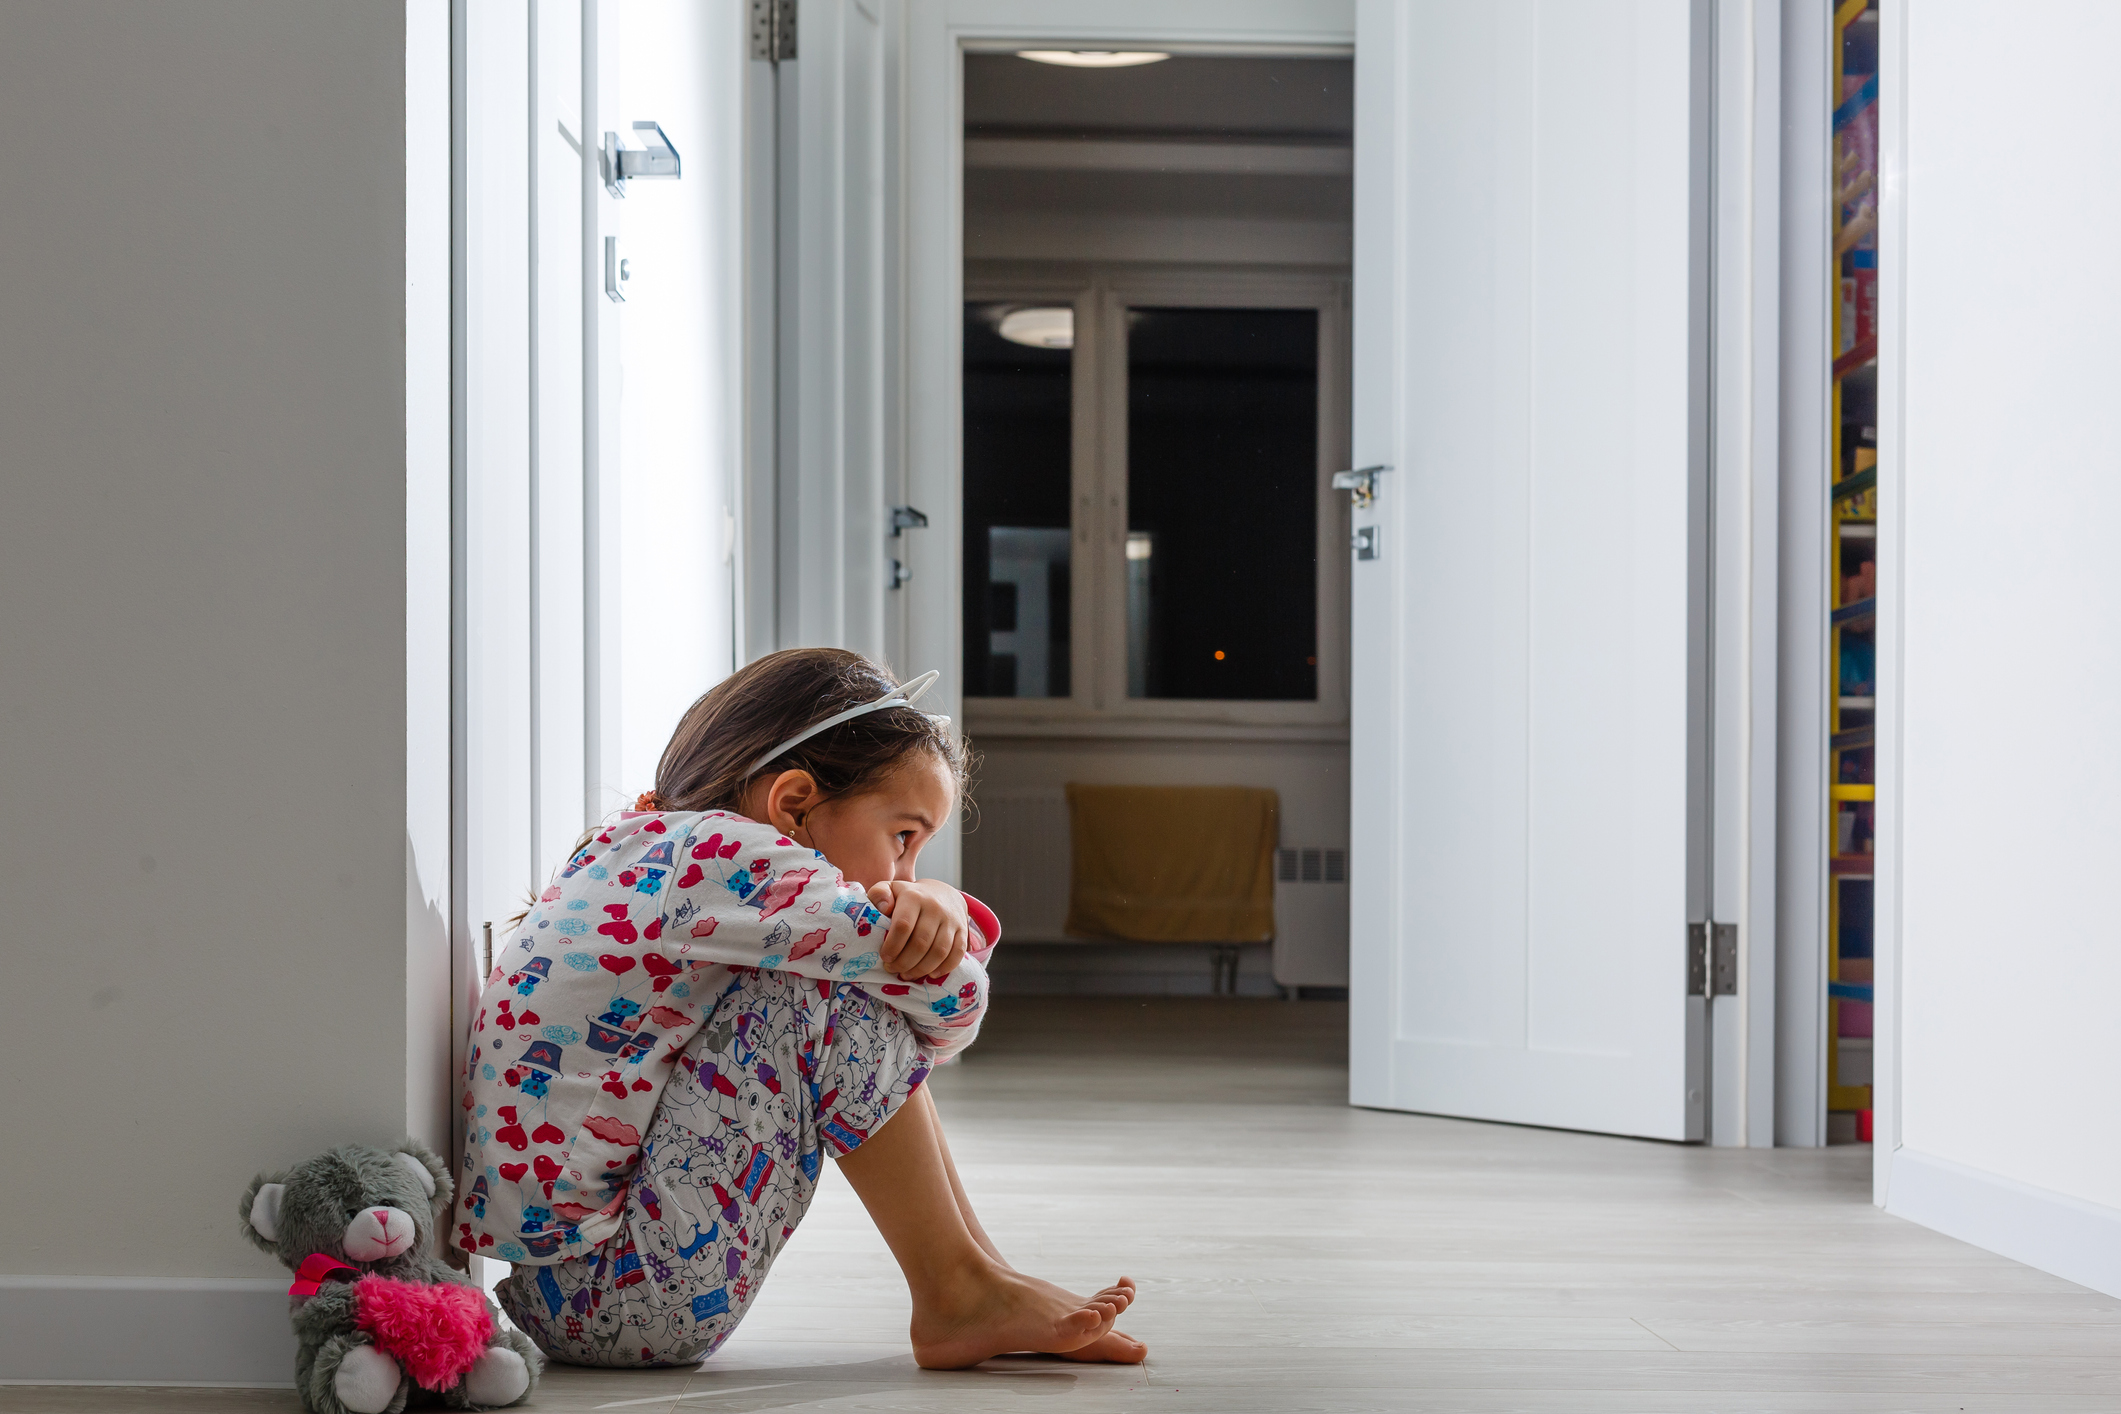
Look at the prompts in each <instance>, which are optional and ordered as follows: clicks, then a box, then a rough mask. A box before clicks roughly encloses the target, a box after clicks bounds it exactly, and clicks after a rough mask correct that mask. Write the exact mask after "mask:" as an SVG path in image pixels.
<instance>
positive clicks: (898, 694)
mask: <svg viewBox="0 0 2121 1414" xmlns="http://www.w3.org/2000/svg"><path fill="white" fill-rule="evenodd" d="M934 677H935V675H934V674H932V673H931V674H929V675H928V676H927V678H926V679H923V680H919V681H917V682H916V683H915V684H914V685H912V686H911V687H910V688H901V687H900V686H899V685H898V684H897V683H896V682H895V681H893V680H892V679H891V677H890V676H889V675H888V674H887V673H885V671H884V670H883V669H881V668H879V667H877V666H876V665H874V664H872V663H870V662H868V661H867V660H865V659H863V658H861V657H860V656H859V655H857V654H853V653H847V652H842V651H839V650H836V649H823V648H813V649H795V650H791V651H788V652H784V653H776V654H774V655H772V656H771V657H767V658H762V659H760V660H759V661H758V662H756V663H753V664H752V665H751V666H750V667H748V668H745V669H744V670H743V671H741V672H739V673H737V674H735V675H734V676H732V677H730V678H728V679H727V680H725V681H724V682H723V683H721V685H719V686H718V687H716V688H715V689H714V690H713V691H711V692H709V693H708V694H707V695H706V696H704V697H702V698H701V699H700V700H699V701H698V702H696V703H694V704H693V705H692V708H691V710H689V711H688V712H686V714H685V717H684V719H683V720H682V721H681V722H679V724H678V728H677V732H676V733H675V735H673V736H672V737H671V740H670V745H669V746H668V747H667V748H666V749H665V750H664V752H663V759H662V762H661V763H660V765H659V766H658V767H657V769H656V782H655V789H654V790H653V791H650V792H648V793H647V794H645V795H643V796H642V797H641V799H640V801H639V802H637V805H638V807H639V808H638V809H637V810H635V811H632V812H628V813H627V814H625V815H622V816H621V817H620V818H619V820H618V821H617V823H615V824H612V825H610V826H607V827H606V828H604V829H602V830H599V831H596V832H595V833H593V834H591V835H590V836H589V837H587V838H586V839H585V840H584V841H583V843H582V844H581V846H580V847H579V848H577V849H576V851H575V853H574V855H573V857H572V858H570V859H568V860H567V862H566V863H565V864H564V865H563V866H562V867H561V869H560V870H559V872H558V874H557V875H555V876H554V878H553V881H552V884H551V887H549V888H547V889H546V890H545V891H544V893H542V894H540V895H539V896H538V900H537V902H536V904H535V905H534V906H533V907H532V908H531V910H530V912H528V913H527V914H525V915H524V917H523V919H522V920H521V923H520V925H519V926H518V928H517V930H516V932H515V934H514V936H513V937H512V938H510V939H509V941H508V943H507V944H506V948H505V951H504V952H503V953H502V954H501V955H500V956H499V957H497V958H496V959H495V968H494V973H493V975H492V976H491V977H490V978H488V979H487V985H486V991H485V995H484V996H483V997H481V999H480V1004H479V1011H478V1017H477V1020H476V1021H475V1022H474V1024H473V1031H472V1036H471V1042H472V1044H471V1053H470V1060H469V1064H468V1068H467V1075H466V1077H465V1080H466V1085H465V1093H464V1107H465V1109H466V1111H467V1113H468V1124H469V1136H468V1139H467V1142H466V1144H465V1155H464V1184H463V1192H464V1195H465V1196H464V1201H463V1210H462V1212H461V1213H460V1214H459V1215H458V1219H457V1223H456V1228H455V1233H454V1239H455V1241H456V1242H457V1244H458V1245H459V1246H460V1247H462V1248H463V1249H464V1250H465V1251H467V1252H478V1253H481V1254H483V1255H487V1256H492V1257H498V1258H501V1259H503V1260H506V1261H508V1262H511V1263H513V1264H514V1270H513V1273H512V1274H511V1275H510V1276H509V1277H508V1278H507V1279H506V1280H505V1281H503V1282H502V1284H501V1287H500V1290H499V1291H498V1293H497V1295H498V1296H499V1298H500V1301H501V1304H502V1306H503V1307H504V1308H505V1309H506V1310H507V1312H508V1314H509V1316H510V1318H511V1319H513V1320H514V1321H515V1322H516V1324H517V1325H518V1326H520V1327H521V1328H522V1329H523V1330H524V1331H525V1332H526V1333H527V1334H528V1335H529V1336H530V1337H531V1339H533V1340H534V1341H536V1342H537V1343H538V1345H539V1347H540V1348H542V1349H543V1350H544V1351H545V1352H546V1354H548V1355H550V1356H551V1357H552V1358H553V1359H555V1360H560V1361H564V1362H566V1363H568V1364H575V1365H606V1366H610V1365H678V1364H691V1363H694V1362H697V1361H699V1360H701V1359H704V1358H705V1357H706V1356H708V1355H710V1354H712V1353H713V1352H714V1351H715V1350H716V1349H717V1348H718V1347H719V1346H720V1345H721V1344H722V1342H723V1341H725V1340H727V1339H728V1338H729V1334H730V1332H731V1331H733V1330H735V1329H736V1326H737V1323H738V1322H739V1321H741V1320H742V1319H743V1317H744V1312H745V1311H746V1310H747V1309H749V1307H750V1304H751V1301H752V1300H753V1298H754V1297H755V1296H756V1295H757V1293H758V1288H759V1286H760V1284H761V1283H763V1282H764V1281H765V1279H766V1273H767V1271H768V1270H769V1269H770V1268H771V1267H772V1265H773V1259H774V1256H775V1255H776V1254H777V1253H778V1252H779V1251H780V1250H781V1247H782V1245H783V1244H784V1243H786V1242H787V1240H788V1238H789V1236H790V1234H792V1233H793V1232H794V1231H795V1228H796V1225H797V1224H798V1223H800V1222H801V1221H802V1220H803V1214H804V1212H805V1211H806V1210H807V1209H808V1208H809V1206H810V1201H811V1197H812V1195H813V1194H814V1193H815V1191H816V1184H817V1179H818V1173H819V1169H820V1167H821V1165H820V1163H819V1157H820V1155H821V1154H829V1155H830V1156H831V1157H832V1158H834V1159H835V1160H837V1161H838V1163H839V1166H840V1171H841V1172H842V1173H844V1174H845V1175H846V1176H847V1179H848V1181H849V1182H850V1183H851V1184H853V1186H854V1191H855V1193H856V1195H857V1196H859V1197H860V1198H861V1200H862V1203H863V1206H865V1207H866V1208H867V1209H868V1210H869V1214H870V1217H871V1218H872V1219H874V1221H875V1222H876V1225H877V1229H878V1231H880V1232H881V1233H882V1234H883V1236H884V1240H885V1242H886V1243H887V1244H889V1246H890V1248H891V1252H892V1255H893V1256H895V1257H896V1258H897V1259H898V1263H899V1266H900V1267H901V1269H903V1271H904V1272H905V1275H906V1282H907V1285H908V1286H909V1287H910V1288H911V1290H912V1295H913V1324H912V1338H913V1353H914V1357H915V1358H916V1359H917V1360H918V1361H919V1362H920V1363H921V1364H922V1365H924V1366H927V1367H928V1368H931V1369H948V1368H956V1367H960V1366H966V1365H972V1364H976V1363H978V1362H979V1361H981V1360H984V1359H987V1358H988V1357H990V1356H993V1355H999V1354H1003V1353H1006V1352H1009V1351H1026V1350H1028V1351H1048V1352H1053V1353H1058V1354H1064V1355H1069V1356H1073V1357H1075V1358H1077V1359H1088V1360H1113V1361H1125V1362H1135V1361H1139V1360H1141V1359H1142V1358H1143V1357H1144V1356H1145V1355H1146V1354H1147V1351H1146V1349H1145V1348H1144V1347H1143V1346H1142V1345H1140V1344H1139V1343H1138V1342H1136V1341H1133V1340H1131V1339H1129V1338H1128V1337H1126V1336H1125V1335H1122V1334H1121V1333H1119V1332H1117V1331H1115V1330H1113V1328H1112V1323H1113V1321H1114V1319H1115V1318H1116V1317H1117V1316H1118V1315H1119V1313H1120V1312H1122V1311H1124V1310H1125V1309H1126V1308H1127V1306H1128V1305H1129V1303H1130V1302H1131V1301H1132V1300H1133V1298H1134V1284H1133V1282H1131V1281H1129V1280H1128V1279H1127V1278H1125V1277H1122V1278H1120V1280H1119V1282H1118V1283H1117V1284H1116V1285H1114V1286H1111V1287H1108V1288H1106V1289H1105V1290H1103V1291H1100V1292H1098V1293H1097V1294H1096V1295H1095V1296H1093V1297H1091V1298H1089V1299H1088V1300H1084V1299H1082V1298H1079V1297H1076V1296H1072V1295H1070V1294H1069V1293H1068V1292H1066V1291H1063V1290H1061V1289H1060V1288H1059V1287H1057V1286H1054V1285H1052V1284H1051V1283H1049V1282H1042V1281H1037V1280H1034V1279H1032V1278H1030V1277H1026V1276H1022V1275H1020V1274H1019V1273H1017V1272H1016V1271H1015V1270H1014V1269H1012V1268H1011V1267H1010V1266H1009V1264H1008V1263H1007V1262H1005V1261H1003V1260H1002V1257H1001V1254H1000V1253H999V1252H998V1251H996V1250H995V1246H994V1244H993V1242H992V1241H990V1240H989V1239H988V1237H987V1234H986V1232H985V1231H984V1230H983V1229H982V1228H981V1227H980V1223H979V1219H978V1218H977V1217H975V1216H974V1215H973V1212H972V1205H971V1203H970V1202H969V1201H968V1200H967V1199H966V1197H965V1190H964V1186H963V1185H962V1184H961V1183H960V1182H959V1181H958V1176H957V1170H956V1168H955V1167H954V1166H953V1165H952V1163H951V1161H950V1150H949V1146H948V1145H947V1144H946V1143H945V1142H944V1139H943V1132H942V1128H941V1125H940V1123H939V1121H938V1119H937V1117H936V1112H935V1105H934V1101H933V1100H931V1099H930V1098H929V1096H928V1093H927V1091H926V1090H925V1089H923V1088H922V1085H921V1082H922V1081H923V1080H925V1079H926V1078H927V1076H928V1073H929V1070H930V1068H931V1067H932V1066H933V1065H934V1064H935V1063H936V1061H937V1060H939V1059H940V1058H942V1057H944V1056H948V1055H953V1054H955V1053H956V1052H958V1051H960V1050H962V1049H963V1048H964V1047H965V1046H967V1045H968V1044H970V1043H971V1041H972V1038H973V1036H974V1035H975V1034H976V1033H977V1032H978V1029H979V1020H980V1016H981V1013H982V1012H983V1011H984V1010H985V1007H986V1001H987V974H986V968H985V966H984V963H985V960H986V957H987V955H988V954H989V953H990V952H991V951H992V949H993V946H994V943H995V942H996V940H997V939H998V938H999V936H1000V927H999V925H998V924H997V923H996V921H995V918H994V915H993V914H992V913H990V912H988V911H987V909H986V908H985V907H984V906H983V905H981V904H979V903H978V902H977V901H976V900H972V899H969V898H967V897H966V896H965V895H963V894H961V893H959V892H958V891H957V890H956V889H953V888H951V887H949V886H948V885H945V884H940V883H936V882H934V881H932V880H920V879H916V877H915V873H914V865H915V863H916V861H917V860H918V859H919V857H920V852H921V847H922V846H923V845H924V844H926V843H927V841H928V840H929V839H930V838H931V837H933V836H934V834H935V832H936V831H937V830H938V829H939V828H941V826H942V824H943V822H944V821H945V820H946V819H948V818H949V816H950V813H951V812H952V810H954V809H955V808H956V804H957V799H958V795H959V793H960V791H961V790H962V789H963V786H964V776H965V757H964V753H963V748H962V747H961V746H960V745H959V743H958V742H957V740H956V739H955V738H953V737H952V736H951V735H950V734H949V732H948V730H947V727H948V718H943V717H931V716H928V715H927V714H925V713H922V712H920V711H917V710H916V709H915V708H914V706H913V701H914V699H915V698H917V697H918V696H919V695H920V693H921V691H923V690H925V688H926V687H927V685H928V683H929V682H932V681H933V679H934Z"/></svg>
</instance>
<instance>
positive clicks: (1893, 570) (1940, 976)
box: [1878, 0, 2121, 1294]
mask: <svg viewBox="0 0 2121 1414" xmlns="http://www.w3.org/2000/svg"><path fill="white" fill-rule="evenodd" d="M1885 24H1886V32H1885V33H1886V50H1885V58H1884V75H1883V90H1882V91H1883V94H1884V100H1885V105H1886V106H1885V109H1884V113H1883V116H1884V119H1885V124H1884V138H1885V149H1884V154H1883V177H1884V182H1885V186H1884V195H1885V203H1884V208H1883V214H1884V219H1885V223H1886V224H1885V227H1884V230H1883V249H1882V251H1881V264H1882V267H1883V269H1882V275H1883V281H1882V286H1881V298H1882V308H1881V311H1880V313H1881V327H1882V331H1883V332H1882V346H1881V358H1882V371H1883V374H1884V383H1883V386H1882V389H1881V398H1880V400H1881V404H1882V405H1883V407H1882V420H1881V424H1880V429H1879V431H1880V439H1881V444H1880V466H1881V470H1882V482H1881V493H1880V509H1881V513H1882V516H1883V521H1882V524H1881V527H1880V546H1879V548H1880V579H1881V586H1880V602H1881V604H1882V605H1884V606H1885V607H1886V609H1887V611H1888V614H1887V617H1886V618H1885V619H1883V620H1882V621H1881V624H1880V632H1881V636H1880V653H1879V664H1880V673H1881V678H1880V703H1881V707H1882V708H1883V710H1882V711H1881V712H1880V724H1881V737H1880V749H1879V762H1880V786H1879V798H1880V805H1879V850H1880V854H1881V859H1880V876H1879V884H1880V887H1879V890H1878V901H1879V918H1878V924H1879V928H1878V936H1879V939H1880V946H1881V951H1880V959H1879V961H1880V967H1879V974H1880V979H1881V982H1880V985H1881V1002H1882V1005H1881V1006H1880V1008H1879V1015H1880V1031H1879V1036H1878V1045H1879V1048H1880V1058H1881V1071H1882V1072H1883V1073H1882V1074H1881V1076H1880V1111H1879V1118H1880V1121H1881V1123H1882V1124H1883V1126H1884V1129H1883V1134H1882V1138H1883V1139H1884V1140H1885V1141H1886V1142H1885V1143H1882V1144H1881V1145H1880V1149H1881V1153H1880V1156H1879V1179H1880V1184H1879V1187H1880V1196H1881V1198H1882V1199H1883V1201H1885V1203H1886V1205H1887V1206H1888V1208H1890V1209H1891V1210H1893V1211H1895V1212H1902V1213H1905V1214H1906V1215H1908V1216H1910V1217H1913V1218H1916V1219H1917V1220H1919V1221H1922V1222H1926V1223H1929V1224H1930V1225H1932V1226H1935V1227H1939V1228H1942V1229H1943V1230H1945V1231H1947V1232H1952V1233H1954V1234H1955V1235H1958V1236H1961V1237H1964V1238H1967V1239H1968V1240H1971V1241H1975V1242H1978V1243H1981V1244H1982V1245H1984V1246H1989V1247H1992V1248H1995V1249H1996V1250H1998V1251H2002V1252H2004V1253H2006V1254H2008V1255H2011V1256H2014V1257H2018V1258H2020V1259H2021V1260H2024V1261H2028V1262H2031V1263H2033V1264H2034V1265H2036V1266H2041V1267H2044V1268H2046V1269H2047V1270H2050V1271H2053V1272H2056V1273H2058V1274H2060V1275H2063V1276H2066V1277H2070V1278H2071V1279H2073V1280H2076V1281H2080V1282H2084V1283H2086V1284H2088V1285H2091V1286H2095V1287H2098V1288H2099V1289H2101V1290H2104V1291H2107V1292H2110V1293H2114V1294H2121V1104H2117V1103H2116V1101H2115V1098H2114V1083H2115V1078H2116V1077H2117V1076H2121V1023H2117V1021H2116V1016H2117V1012H2116V1009H2115V1002H2114V999H2115V997H2116V996H2117V995H2121V948H2117V947H2116V941H2117V938H2116V935H2117V926H2116V921H2115V920H2116V915H2115V911H2114V907H2113V888H2112V880H2113V877H2114V861H2115V859H2116V858H2117V857H2121V737H2117V736H2116V733H2115V731H2114V703H2115V700H2116V696H2117V693H2121V649H2117V642H2121V640H2117V639H2116V637H2115V625H2116V624H2117V623H2121V569H2117V568H2116V565H2117V561H2116V556H2115V550H2114V547H2115V544H2116V541H2117V539H2121V400H2117V398H2116V396H2115V392H2114V390H2115V388H2116V387H2117V386H2121V343H2117V342H2116V340H2115V337H2114V330H2115V328H2116V327H2117V326H2121V266H2117V265H2116V263H2115V261H2114V259H2113V232H2114V230H2115V228H2116V225H2117V223H2121V186H2117V185H2116V183H2115V181H2114V179H2113V178H2114V173H2115V172H2116V171H2121V108H2117V107H2116V106H2115V104H2114V103H2113V101H2112V77H2111V74H2110V72H2109V70H2110V67H2111V65H2110V59H2109V56H2111V55H2112V54H2113V53H2115V52H2116V50H2117V48H2121V9H2117V8H2116V7H2114V6H2112V5H2110V4H2107V3H2105V0H2036V2H2034V3H2027V4H2023V5H2015V6H2010V7H2006V8H1997V7H1995V6H1993V5H1988V4H1983V3H1977V2H1976V0H1924V3H1923V4H1921V5H1919V6H1905V5H1892V6H1888V7H1887V8H1886V10H1885ZM2034 73H2037V74H2038V75H2039V80H2038V82H2037V83H2031V84H2026V85H2019V86H2016V87H2014V89H2013V92H2012V97H2011V101H2010V102H2008V103H1997V102H1995V101H1994V98H1995V87H1994V85H1995V79H1996V76H1997V75H1999V74H2034ZM1895 391H1897V395H1898V396H1897V399H1895V398H1894V397H1893V396H1892V395H1893V393H1894V392H1895Z"/></svg>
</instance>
